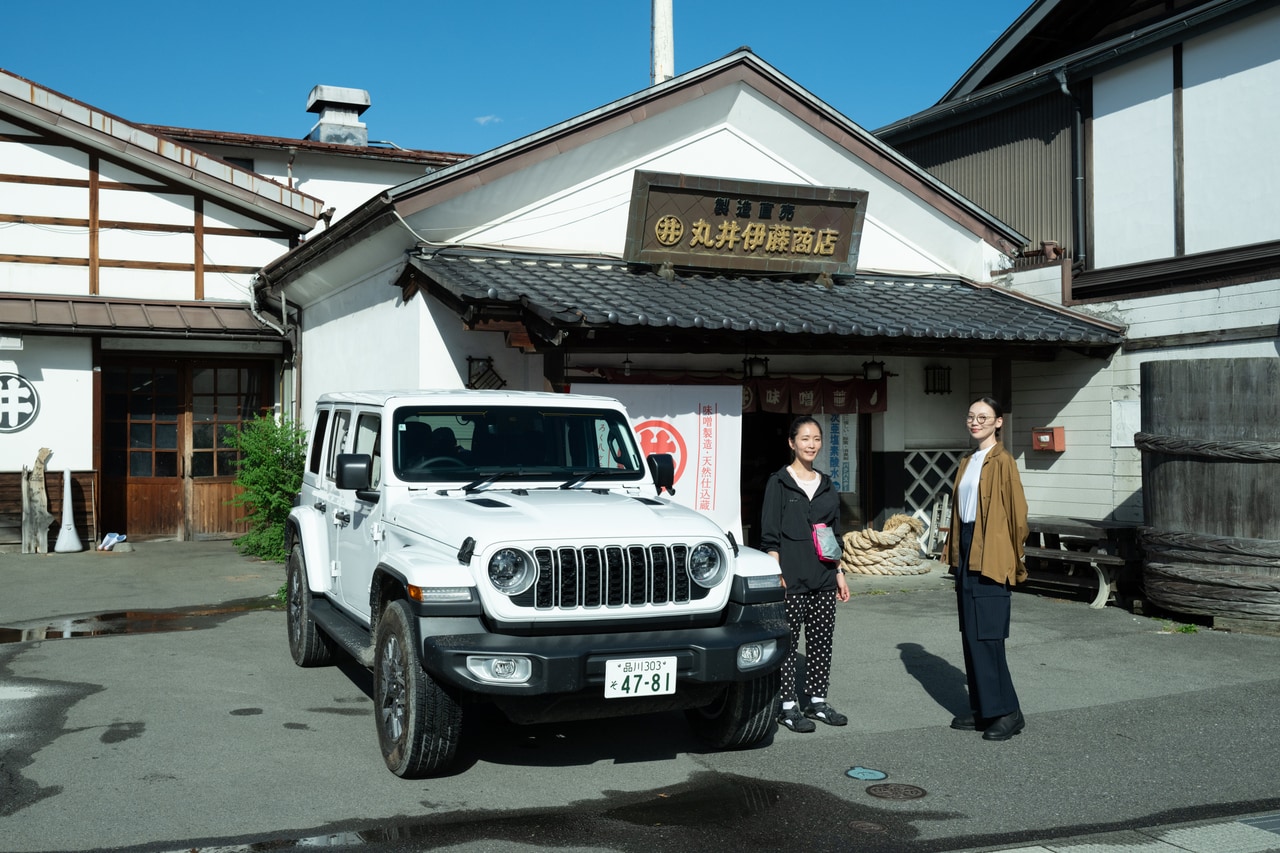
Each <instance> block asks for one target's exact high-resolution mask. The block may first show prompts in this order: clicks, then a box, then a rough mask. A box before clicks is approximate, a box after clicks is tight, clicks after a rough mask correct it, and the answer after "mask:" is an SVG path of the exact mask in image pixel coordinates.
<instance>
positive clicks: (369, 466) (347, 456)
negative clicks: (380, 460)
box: [336, 453, 373, 491]
mask: <svg viewBox="0 0 1280 853" xmlns="http://www.w3.org/2000/svg"><path fill="white" fill-rule="evenodd" d="M337 468H338V471H337V477H336V481H337V484H338V488H339V489H342V490H343V491H348V490H351V489H355V490H356V491H363V490H367V489H368V488H369V481H370V479H371V478H372V476H373V457H372V456H370V455H369V454H367V453H339V454H338V465H337Z"/></svg>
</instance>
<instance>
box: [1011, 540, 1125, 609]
mask: <svg viewBox="0 0 1280 853" xmlns="http://www.w3.org/2000/svg"><path fill="white" fill-rule="evenodd" d="M1022 551H1023V556H1025V557H1026V558H1027V572H1028V573H1032V572H1035V571H1036V569H1037V568H1039V567H1037V566H1035V565H1034V564H1033V562H1032V561H1033V560H1034V561H1042V562H1044V563H1049V564H1057V565H1056V566H1054V568H1057V569H1060V570H1062V571H1063V572H1065V575H1066V580H1064V579H1063V577H1062V576H1061V575H1051V576H1037V577H1036V580H1047V581H1048V582H1050V583H1055V582H1057V583H1064V584H1066V585H1067V586H1079V587H1082V588H1086V589H1089V590H1094V584H1095V583H1096V585H1097V586H1096V591H1094V596H1093V601H1091V602H1090V603H1089V606H1090V607H1093V608H1101V607H1106V606H1107V602H1109V601H1110V600H1111V596H1112V595H1113V594H1114V593H1115V591H1116V580H1117V577H1118V575H1119V570H1120V569H1121V568H1122V567H1123V566H1124V565H1125V564H1126V563H1127V562H1128V561H1127V560H1126V559H1125V558H1124V557H1119V556H1116V555H1114V554H1108V553H1106V552H1105V551H1103V550H1102V546H1100V545H1095V546H1093V547H1092V548H1090V549H1089V550H1088V551H1071V550H1068V549H1066V548H1037V547H1031V546H1025V547H1024V548H1023V549H1022ZM1083 566H1088V567H1089V568H1091V569H1093V575H1092V576H1087V577H1080V576H1077V575H1076V570H1077V569H1078V568H1081V567H1083Z"/></svg>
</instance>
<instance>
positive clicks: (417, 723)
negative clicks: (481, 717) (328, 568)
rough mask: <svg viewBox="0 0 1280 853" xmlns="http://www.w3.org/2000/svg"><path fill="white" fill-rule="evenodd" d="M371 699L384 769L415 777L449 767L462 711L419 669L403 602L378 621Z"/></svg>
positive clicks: (412, 627)
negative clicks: (385, 764)
mask: <svg viewBox="0 0 1280 853" xmlns="http://www.w3.org/2000/svg"><path fill="white" fill-rule="evenodd" d="M373 702H374V709H373V713H374V723H375V725H376V726H377V727H378V746H380V747H381V748H382V758H383V760H385V761H386V762H387V769H389V770H390V771H391V772H392V773H394V774H396V775H397V776H400V777H403V778H406V779H416V778H419V777H421V776H429V775H432V774H435V773H439V772H441V771H443V770H445V769H447V768H448V767H449V765H450V764H451V763H452V762H453V759H454V756H455V755H456V754H457V751H458V741H459V739H460V737H461V734H462V709H461V708H460V707H459V706H458V703H457V702H455V701H454V699H453V697H452V696H450V695H449V694H448V693H446V692H445V691H444V689H443V688H441V687H440V685H439V684H437V683H436V682H435V681H434V680H433V679H432V678H431V676H430V675H428V674H427V673H426V671H425V670H424V669H423V668H422V663H421V661H420V660H419V658H418V636H417V631H416V630H415V622H414V618H413V614H412V613H411V612H410V610H409V605H408V604H407V603H406V602H404V601H394V602H391V603H390V604H388V605H387V606H386V607H385V608H384V609H383V611H382V615H381V617H380V618H379V619H378V630H377V633H376V635H375V638H374V651H373Z"/></svg>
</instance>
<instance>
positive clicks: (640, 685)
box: [621, 672, 671, 693]
mask: <svg viewBox="0 0 1280 853" xmlns="http://www.w3.org/2000/svg"><path fill="white" fill-rule="evenodd" d="M646 680H647V682H648V683H646ZM670 687H671V675H670V673H661V672H655V673H653V674H652V675H640V674H639V673H636V674H635V675H628V676H627V677H626V678H624V679H623V680H622V685H621V689H622V692H623V693H662V692H663V691H665V690H669V689H670Z"/></svg>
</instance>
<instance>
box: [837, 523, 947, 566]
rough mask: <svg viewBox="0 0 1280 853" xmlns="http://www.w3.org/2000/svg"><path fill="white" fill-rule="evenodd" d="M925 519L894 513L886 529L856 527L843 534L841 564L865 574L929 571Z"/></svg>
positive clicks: (885, 524) (885, 525)
mask: <svg viewBox="0 0 1280 853" xmlns="http://www.w3.org/2000/svg"><path fill="white" fill-rule="evenodd" d="M922 533H924V522H923V521H921V520H920V519H918V518H913V517H911V516H909V515H894V516H890V518H889V519H888V520H887V521H885V523H884V529H883V530H880V531H876V530H871V529H867V530H855V531H853V532H851V533H846V534H845V535H844V550H843V553H841V555H840V568H841V569H843V570H844V571H846V572H851V573H854V574H863V575H922V574H925V573H926V572H928V571H929V564H928V562H927V561H926V560H925V557H924V552H923V551H922V550H921V549H920V535H921V534H922Z"/></svg>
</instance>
